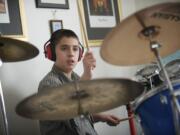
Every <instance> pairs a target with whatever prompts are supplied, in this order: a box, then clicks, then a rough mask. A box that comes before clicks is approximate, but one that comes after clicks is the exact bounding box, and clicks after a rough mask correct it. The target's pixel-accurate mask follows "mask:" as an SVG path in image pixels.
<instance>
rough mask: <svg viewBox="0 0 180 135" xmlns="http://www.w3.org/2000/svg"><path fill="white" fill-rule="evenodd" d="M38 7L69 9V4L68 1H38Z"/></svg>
mask: <svg viewBox="0 0 180 135" xmlns="http://www.w3.org/2000/svg"><path fill="white" fill-rule="evenodd" d="M36 7H38V8H60V9H69V2H68V0H36Z"/></svg>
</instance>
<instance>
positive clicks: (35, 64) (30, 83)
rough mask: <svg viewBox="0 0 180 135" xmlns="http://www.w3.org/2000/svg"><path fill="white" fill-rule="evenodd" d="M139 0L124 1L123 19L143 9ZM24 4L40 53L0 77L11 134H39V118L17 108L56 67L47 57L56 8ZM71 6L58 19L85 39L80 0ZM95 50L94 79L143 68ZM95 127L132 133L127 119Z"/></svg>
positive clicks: (104, 133) (103, 134)
mask: <svg viewBox="0 0 180 135" xmlns="http://www.w3.org/2000/svg"><path fill="white" fill-rule="evenodd" d="M135 1H137V0H121V4H122V15H123V16H122V17H123V18H125V17H127V16H128V15H130V14H132V13H133V12H134V11H135V10H136V9H139V8H140V7H138V8H137V5H138V4H137V2H136V3H135ZM151 1H152V0H151ZM166 1H168V0H166ZM141 2H143V1H141ZM147 3H149V0H148V1H146V2H144V3H143V5H146V6H147V5H148V4H147ZM143 5H141V6H143ZM24 6H25V15H26V18H25V19H26V22H27V36H28V41H29V42H31V43H32V44H34V45H35V46H36V47H37V48H38V49H39V51H40V54H39V55H38V56H37V57H35V58H33V59H31V60H27V61H23V62H14V63H3V65H2V67H1V69H0V78H1V83H2V89H3V92H4V95H5V96H4V97H5V103H6V109H7V116H8V122H9V128H10V135H23V134H24V135H39V128H38V124H37V121H33V120H29V119H25V118H22V117H20V116H18V115H16V113H15V107H16V105H17V104H18V103H19V102H20V101H21V100H22V99H24V98H26V97H27V96H29V95H31V94H33V93H35V92H37V87H38V83H39V81H40V80H41V79H42V78H43V77H44V75H45V74H46V73H47V72H48V71H49V70H50V69H51V67H52V64H53V63H52V62H51V61H48V60H47V59H45V58H44V54H43V44H44V43H45V42H46V41H47V40H48V39H49V37H50V31H49V24H48V21H49V20H50V19H53V15H52V11H54V9H47V8H36V6H35V0H24ZM69 6H70V9H68V10H67V9H66V10H61V9H57V13H56V19H60V20H63V26H64V28H68V29H72V30H74V31H75V32H76V33H77V34H78V35H79V37H80V38H81V31H80V23H79V17H78V10H77V4H76V0H69ZM81 40H82V39H81ZM91 49H92V51H93V52H94V55H95V57H96V59H97V68H96V69H95V70H94V78H109V77H122V78H127V77H128V78H133V76H134V74H135V72H136V71H137V69H140V68H142V66H134V67H120V66H114V65H110V64H107V63H106V62H105V61H103V60H102V58H101V57H100V55H99V49H100V48H99V47H94V48H93V47H92V48H91ZM75 71H76V72H77V73H79V74H81V73H82V64H81V63H80V64H79V65H78V66H77V67H76V69H75ZM110 113H113V114H116V115H117V116H118V117H121V118H123V117H126V116H127V113H126V109H125V107H124V106H122V107H119V108H116V109H113V110H111V111H110ZM95 128H96V129H97V131H98V133H99V135H109V134H113V135H119V134H123V135H129V134H130V133H129V125H128V122H127V121H125V122H122V123H121V124H119V125H118V126H117V127H109V126H107V125H105V124H102V123H98V124H96V125H95Z"/></svg>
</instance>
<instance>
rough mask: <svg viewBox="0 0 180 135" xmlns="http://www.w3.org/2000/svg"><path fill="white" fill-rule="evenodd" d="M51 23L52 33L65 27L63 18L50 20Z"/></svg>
mask: <svg viewBox="0 0 180 135" xmlns="http://www.w3.org/2000/svg"><path fill="white" fill-rule="evenodd" d="M49 25H50V31H51V34H52V33H53V32H54V31H56V30H59V29H62V28H63V22H62V20H50V21H49Z"/></svg>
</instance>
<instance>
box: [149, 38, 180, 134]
mask: <svg viewBox="0 0 180 135" xmlns="http://www.w3.org/2000/svg"><path fill="white" fill-rule="evenodd" d="M150 45H151V49H152V51H153V52H154V54H155V56H156V58H157V60H158V62H159V65H160V67H161V69H162V71H163V73H164V76H165V80H166V83H167V85H168V88H169V90H170V95H171V97H172V100H171V106H172V113H173V118H174V126H175V130H176V135H180V129H179V127H180V123H179V117H178V114H179V115H180V108H179V103H178V100H177V97H176V95H175V94H174V88H173V86H172V83H171V81H170V79H169V75H168V74H167V71H166V70H165V68H164V66H163V63H162V58H161V56H160V54H159V50H158V49H159V48H160V47H161V46H160V44H158V43H157V42H154V41H150Z"/></svg>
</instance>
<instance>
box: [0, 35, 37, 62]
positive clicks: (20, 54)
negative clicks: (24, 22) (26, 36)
mask: <svg viewBox="0 0 180 135" xmlns="http://www.w3.org/2000/svg"><path fill="white" fill-rule="evenodd" d="M38 54H39V50H38V49H37V48H36V47H35V46H33V45H32V44H30V43H28V42H25V41H20V40H17V39H12V38H7V37H0V59H1V60H2V61H3V62H16V61H22V60H28V59H31V58H33V57H35V56H37V55H38Z"/></svg>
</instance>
